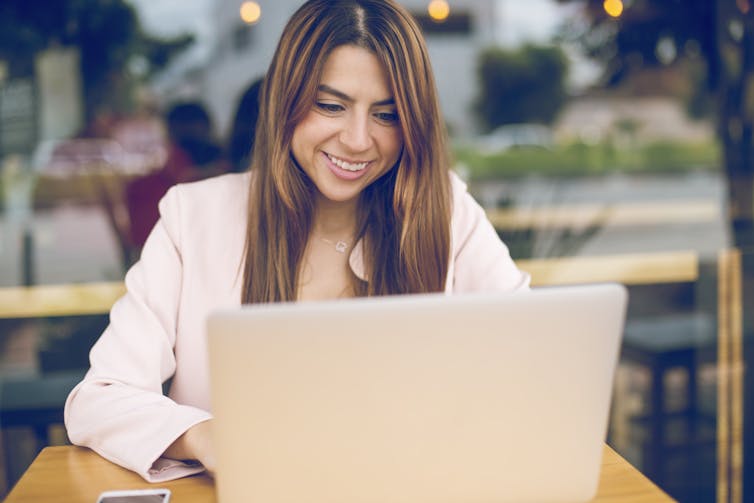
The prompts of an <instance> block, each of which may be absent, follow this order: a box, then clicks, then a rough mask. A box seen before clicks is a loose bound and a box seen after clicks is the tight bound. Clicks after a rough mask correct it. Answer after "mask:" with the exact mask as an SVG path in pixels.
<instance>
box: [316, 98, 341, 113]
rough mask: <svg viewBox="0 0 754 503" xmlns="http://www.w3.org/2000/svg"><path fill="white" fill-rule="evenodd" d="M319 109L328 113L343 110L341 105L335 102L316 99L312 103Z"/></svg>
mask: <svg viewBox="0 0 754 503" xmlns="http://www.w3.org/2000/svg"><path fill="white" fill-rule="evenodd" d="M314 106H316V107H317V108H318V109H319V110H321V111H323V112H325V113H328V114H335V113H338V112H342V111H343V110H345V108H343V106H342V105H338V104H337V103H325V102H322V101H318V102H316V103H315V104H314Z"/></svg>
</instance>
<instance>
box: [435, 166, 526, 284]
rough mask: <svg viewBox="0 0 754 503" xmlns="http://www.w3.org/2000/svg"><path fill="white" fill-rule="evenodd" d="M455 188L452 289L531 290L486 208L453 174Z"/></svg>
mask: <svg viewBox="0 0 754 503" xmlns="http://www.w3.org/2000/svg"><path fill="white" fill-rule="evenodd" d="M450 176H451V185H452V187H453V219H452V235H453V244H452V253H453V258H452V261H451V263H452V267H451V271H450V273H451V274H450V281H449V285H448V289H449V290H451V291H452V292H454V293H458V292H475V291H503V292H506V291H515V290H519V289H528V288H529V282H530V280H531V278H530V276H529V274H528V273H526V272H524V271H521V270H520V269H518V267H516V264H515V263H514V262H513V259H511V256H510V252H509V251H508V247H507V246H505V244H504V243H503V242H502V241H501V240H500V237H499V236H498V235H497V232H496V231H495V229H494V227H493V226H492V224H491V223H490V221H489V220H488V219H487V215H486V213H485V211H484V209H483V208H482V207H481V206H480V205H479V204H478V203H477V202H476V201H475V200H474V199H473V198H472V197H471V195H470V194H469V193H468V191H467V190H466V185H465V184H464V183H463V182H462V181H461V180H460V179H459V178H458V177H457V176H456V175H455V174H453V173H451V175H450Z"/></svg>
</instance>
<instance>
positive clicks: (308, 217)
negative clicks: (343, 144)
mask: <svg viewBox="0 0 754 503" xmlns="http://www.w3.org/2000/svg"><path fill="white" fill-rule="evenodd" d="M342 45H355V46H359V47H363V48H365V49H367V50H369V51H371V52H372V53H374V54H375V55H376V56H377V58H378V59H379V60H380V61H381V62H382V64H383V66H384V68H385V71H386V73H387V76H388V81H389V82H390V85H391V87H392V92H393V95H394V99H395V103H396V108H397V112H398V116H399V121H400V124H401V130H402V133H403V145H404V146H403V152H402V154H401V157H400V160H399V161H398V165H397V166H395V167H393V168H392V169H391V170H389V171H388V172H387V173H386V174H385V175H383V176H382V177H381V178H379V179H378V180H376V181H375V182H373V183H372V184H371V185H370V186H368V187H367V188H365V189H364V191H363V192H362V194H361V196H360V199H359V205H358V215H357V225H358V234H357V235H358V237H359V238H361V239H363V250H364V263H365V266H366V278H367V281H366V282H364V281H360V280H359V279H357V278H356V277H354V278H353V287H354V291H355V292H356V295H359V296H367V295H389V294H400V293H427V292H438V291H442V290H443V288H444V286H445V278H446V275H447V271H448V262H449V257H450V213H451V198H450V183H449V178H448V169H449V160H448V154H447V147H446V144H447V142H446V133H445V129H444V125H443V122H442V118H441V115H440V108H439V104H438V101H437V92H436V90H435V83H434V77H433V75H432V69H431V66H430V62H429V56H428V53H427V49H426V46H425V44H424V40H423V37H422V35H421V32H420V31H419V28H418V26H417V24H416V22H415V21H414V19H413V18H412V17H411V15H410V14H409V13H408V12H407V11H406V10H405V9H404V8H402V7H401V6H399V5H397V4H396V3H395V2H394V1H392V0H310V1H308V2H306V3H305V4H304V5H303V6H302V7H300V8H299V9H298V10H297V11H296V13H295V14H294V15H293V16H292V17H291V19H290V20H289V21H288V24H287V25H286V27H285V29H284V30H283V34H282V36H281V39H280V42H279V43H278V47H277V50H276V52H275V55H274V56H273V59H272V63H271V64H270V68H269V71H268V73H267V76H266V77H265V82H264V84H263V86H262V91H261V95H260V104H261V106H260V115H259V122H258V123H257V136H256V139H255V141H254V153H253V157H252V161H251V171H252V176H251V186H250V191H249V221H248V227H247V231H246V250H245V260H244V280H243V289H242V293H241V301H242V302H243V303H257V302H276V301H286V300H295V298H296V292H297V283H298V272H299V265H300V262H301V260H302V257H303V254H304V250H305V247H306V243H307V240H308V237H309V232H310V230H311V226H312V220H313V213H314V199H315V191H316V188H315V187H314V184H313V183H312V182H311V180H309V178H308V177H307V176H306V174H305V173H304V172H303V170H301V169H299V168H298V167H297V166H296V165H295V162H294V161H293V159H292V155H291V152H290V150H291V139H292V137H293V130H294V128H295V126H296V124H298V123H299V122H300V121H301V120H302V119H303V118H304V116H305V115H306V114H307V113H308V112H309V110H310V109H311V107H312V106H313V105H314V102H315V99H316V93H317V86H318V84H319V80H320V77H321V75H322V68H323V66H324V63H325V60H326V59H327V57H328V55H329V54H330V53H331V52H332V51H333V49H335V48H337V47H339V46H342Z"/></svg>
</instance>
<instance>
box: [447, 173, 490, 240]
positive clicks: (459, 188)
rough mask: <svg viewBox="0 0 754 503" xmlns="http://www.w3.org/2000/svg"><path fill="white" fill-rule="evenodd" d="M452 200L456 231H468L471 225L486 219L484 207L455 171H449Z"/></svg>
mask: <svg viewBox="0 0 754 503" xmlns="http://www.w3.org/2000/svg"><path fill="white" fill-rule="evenodd" d="M448 177H449V178H450V192H451V200H452V205H453V209H452V216H451V224H452V227H453V230H454V232H455V233H459V232H461V233H463V232H464V231H468V228H469V227H470V226H474V225H476V224H478V222H479V220H480V219H486V215H485V212H484V209H483V208H482V207H481V206H480V205H479V204H478V203H477V202H476V201H475V200H474V198H473V197H472V196H471V194H469V190H468V186H467V185H466V182H464V181H463V180H462V179H461V177H459V176H458V175H457V174H456V173H455V172H453V171H449V172H448Z"/></svg>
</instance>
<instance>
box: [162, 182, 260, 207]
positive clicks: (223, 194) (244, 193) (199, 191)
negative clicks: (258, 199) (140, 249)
mask: <svg viewBox="0 0 754 503" xmlns="http://www.w3.org/2000/svg"><path fill="white" fill-rule="evenodd" d="M250 177H251V175H250V174H249V173H230V174H226V175H220V176H216V177H213V178H208V179H206V180H201V181H198V182H191V183H180V184H178V185H174V186H172V187H171V188H170V190H168V192H167V194H165V197H164V198H163V199H162V201H160V215H161V216H162V217H163V218H165V217H170V216H172V215H173V214H174V213H176V212H178V213H181V214H184V213H188V214H191V215H192V216H196V217H200V218H201V217H202V215H204V216H212V215H215V214H217V213H237V212H239V211H240V212H245V211H246V205H247V202H248V199H249V182H250Z"/></svg>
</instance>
